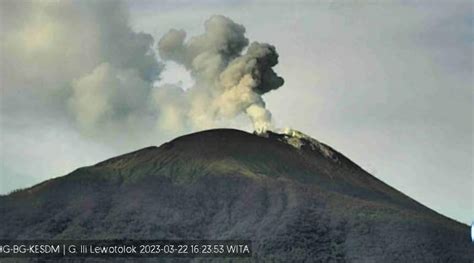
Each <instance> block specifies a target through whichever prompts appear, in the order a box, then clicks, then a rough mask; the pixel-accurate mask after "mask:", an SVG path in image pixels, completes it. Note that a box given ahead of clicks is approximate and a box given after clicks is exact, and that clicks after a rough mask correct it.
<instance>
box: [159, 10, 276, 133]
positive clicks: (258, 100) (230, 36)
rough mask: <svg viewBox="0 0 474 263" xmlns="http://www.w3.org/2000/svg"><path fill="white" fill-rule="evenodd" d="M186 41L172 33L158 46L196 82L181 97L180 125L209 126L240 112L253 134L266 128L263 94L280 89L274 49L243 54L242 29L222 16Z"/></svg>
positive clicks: (258, 48)
mask: <svg viewBox="0 0 474 263" xmlns="http://www.w3.org/2000/svg"><path fill="white" fill-rule="evenodd" d="M185 38H186V33H185V32H184V31H182V30H175V29H172V30H170V31H169V32H168V33H167V34H166V35H164V36H163V37H162V38H161V39H160V41H159V44H158V50H159V54H160V56H161V57H162V58H163V59H164V60H171V61H174V62H176V63H178V64H181V65H183V66H184V67H185V68H186V69H188V70H189V71H190V73H191V76H192V77H193V78H194V79H195V81H196V85H195V86H194V87H192V88H191V89H190V90H189V91H188V92H185V93H183V96H184V97H185V99H184V101H181V103H182V104H181V105H182V106H183V108H185V109H186V111H185V112H182V111H181V113H180V114H179V115H180V116H182V117H183V118H184V119H182V121H183V122H184V123H185V124H183V125H191V126H192V127H202V126H203V125H204V126H212V125H213V122H214V121H215V120H219V119H229V118H234V117H236V116H237V115H239V114H241V113H244V114H247V115H248V116H249V118H250V119H251V121H252V123H253V125H254V128H255V130H256V131H257V132H263V131H265V130H267V129H270V128H271V113H270V112H269V111H268V110H267V109H266V108H265V102H264V101H263V99H262V95H263V94H265V93H267V92H269V91H270V90H274V89H277V88H279V87H280V86H281V85H283V79H282V78H281V77H279V76H277V75H276V73H275V72H274V71H273V69H272V67H273V66H275V65H276V64H277V63H278V54H277V53H276V51H275V48H274V47H273V46H271V45H269V44H262V43H258V42H253V43H252V44H251V45H250V46H249V47H248V48H247V50H246V52H245V53H244V54H242V51H243V50H244V48H246V47H247V46H248V43H249V41H248V39H247V38H246V37H245V28H244V27H243V26H242V25H239V24H236V23H234V22H233V21H232V20H230V19H229V18H227V17H224V16H212V17H211V18H210V19H209V20H207V21H206V23H205V32H204V33H203V34H202V35H199V36H195V37H193V38H191V39H190V40H188V41H187V42H185ZM170 113H171V114H173V115H176V113H174V112H170ZM165 118H166V117H165Z"/></svg>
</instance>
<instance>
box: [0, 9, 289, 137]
mask: <svg viewBox="0 0 474 263" xmlns="http://www.w3.org/2000/svg"><path fill="white" fill-rule="evenodd" d="M0 10H1V17H2V18H1V24H0V25H1V31H2V35H0V38H1V50H0V55H1V59H0V63H1V68H0V69H1V72H0V73H1V91H2V98H1V99H2V101H1V102H2V103H1V106H2V111H1V114H2V118H3V119H4V120H7V121H8V120H12V121H18V120H21V119H28V118H36V119H41V118H55V119H56V120H57V121H60V122H64V123H66V125H69V124H71V125H74V126H75V127H76V128H78V129H79V130H80V131H81V132H82V134H83V135H86V136H89V137H95V138H98V139H100V140H101V141H102V140H105V141H106V142H107V143H109V142H117V141H119V142H126V143H127V144H129V143H130V142H132V143H131V144H132V145H133V144H134V143H136V142H138V141H139V140H142V138H160V136H163V135H164V134H165V135H173V136H176V133H184V132H189V131H192V130H197V129H204V128H211V127H216V126H219V125H225V123H226V122H225V121H228V120H230V119H233V118H234V117H236V116H238V115H240V114H242V113H244V114H247V115H248V116H249V117H250V118H251V120H252V121H253V123H254V126H255V129H257V130H265V129H268V128H269V127H270V125H271V114H270V112H269V111H268V110H267V109H266V108H265V103H264V101H263V100H262V97H261V96H262V95H263V94H265V93H266V92H268V91H270V90H272V89H277V88H278V87H280V86H281V85H282V84H283V79H282V78H280V77H278V76H277V75H276V74H275V72H274V71H273V70H272V67H273V66H275V65H276V64H277V62H278V55H277V53H276V52H275V48H274V47H273V46H271V45H268V44H261V43H257V42H255V43H252V44H251V45H250V46H249V42H248V40H247V38H246V37H245V35H244V34H245V28H244V27H243V26H242V25H239V24H236V23H234V22H233V21H231V20H230V19H228V18H226V17H223V16H213V17H211V18H210V19H209V20H208V21H206V23H205V27H206V30H205V33H204V34H202V35H199V36H196V37H193V38H191V39H190V40H187V41H186V34H185V32H184V31H178V30H171V31H169V32H168V33H167V34H166V35H165V36H163V38H162V39H161V40H160V41H159V45H158V49H159V53H160V55H161V57H162V59H163V60H164V61H175V62H176V63H178V64H180V65H183V66H184V67H185V68H186V69H187V70H189V72H190V74H191V76H192V77H193V78H194V79H195V83H196V84H195V85H194V86H193V87H192V88H190V89H188V90H183V89H182V87H178V86H176V85H171V84H163V85H160V86H157V87H156V86H154V85H156V84H155V83H157V81H159V76H160V73H161V71H162V69H163V65H162V64H161V63H160V62H159V61H158V58H157V56H156V55H155V51H154V50H153V46H154V44H155V41H154V39H153V37H152V36H151V35H149V34H147V33H142V32H135V31H133V30H132V29H131V26H130V24H129V19H128V12H127V9H126V7H125V6H124V5H123V4H122V2H119V1H92V2H91V1H85V2H84V1H57V2H50V1H10V0H5V1H1V8H0ZM247 47H248V48H247ZM246 48H247V50H246V51H245V53H242V52H244V50H245V49H246ZM31 116H35V117H31ZM223 120H224V122H222V121H223Z"/></svg>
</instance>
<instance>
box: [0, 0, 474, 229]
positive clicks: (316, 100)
mask: <svg viewBox="0 0 474 263" xmlns="http://www.w3.org/2000/svg"><path fill="white" fill-rule="evenodd" d="M1 5H2V7H3V8H1V10H2V12H4V13H2V16H1V17H2V18H1V20H0V21H1V24H0V25H1V31H2V36H1V38H2V39H1V40H2V41H1V42H2V46H1V53H0V56H1V69H0V70H1V71H0V73H1V75H0V83H1V94H2V96H1V100H0V103H1V104H0V193H8V192H10V191H11V190H13V189H16V188H24V187H28V186H31V185H33V184H36V183H39V182H41V181H43V180H46V179H49V178H52V177H57V176H61V175H65V174H67V173H69V172H71V171H73V170H74V169H76V168H78V167H81V166H85V165H92V164H94V163H97V162H99V161H101V160H104V159H107V158H110V157H112V156H116V155H118V154H122V153H125V152H128V151H132V150H136V149H139V148H142V147H145V146H149V145H160V144H162V143H164V142H166V141H167V140H170V139H172V138H174V137H176V136H178V135H182V134H185V133H188V132H191V131H198V130H201V129H204V128H208V127H211V128H212V127H233V128H239V129H244V130H247V131H252V130H253V126H252V122H251V121H250V120H249V118H251V116H250V115H249V113H248V112H246V111H245V109H241V108H232V110H230V111H224V110H222V109H223V108H222V107H220V106H219V104H218V103H217V104H216V103H214V102H215V101H218V102H220V101H221V100H219V99H216V98H221V97H220V96H218V97H212V96H211V97H209V98H208V97H206V99H208V100H211V102H213V103H212V105H214V104H216V105H218V106H216V107H218V108H217V110H216V111H212V114H210V113H208V112H207V111H206V112H207V113H206V114H207V115H205V116H208V115H212V116H213V117H212V120H211V121H212V123H211V124H209V125H208V126H202V127H201V126H198V125H195V123H196V122H195V121H194V119H193V118H191V117H186V119H184V120H183V118H184V117H183V116H194V115H192V114H194V113H195V112H196V111H198V110H200V109H201V108H195V107H194V105H196V104H199V103H195V102H196V101H197V100H196V99H195V98H200V94H204V93H199V92H195V93H196V94H198V95H196V96H195V95H191V96H188V95H183V94H188V93H190V92H187V91H193V90H205V91H206V92H208V93H213V94H214V92H215V91H216V90H218V89H219V87H220V86H216V87H211V88H209V89H206V88H204V86H206V87H207V84H206V85H205V84H202V78H201V77H200V76H202V75H199V74H201V73H199V72H198V69H199V68H198V67H195V63H188V62H183V61H181V60H180V59H178V58H181V57H179V56H177V57H174V58H171V59H169V58H166V57H165V58H163V57H162V55H166V53H164V52H162V53H160V50H159V49H160V40H161V39H165V38H164V36H165V35H166V34H167V33H168V32H169V30H170V29H172V28H174V29H178V30H181V29H182V30H184V31H185V32H186V34H187V35H186V36H187V37H186V39H185V41H186V42H185V43H184V46H185V47H186V48H187V50H191V51H189V52H188V53H192V54H194V53H193V52H194V51H193V50H199V52H200V53H199V52H197V53H199V54H204V55H206V56H207V55H208V54H211V56H210V57H211V58H214V57H215V56H216V54H214V53H212V52H214V51H213V49H212V47H214V46H213V45H215V43H220V42H218V40H219V39H221V38H220V37H221V36H220V35H219V37H215V36H216V35H213V33H212V32H211V31H209V32H208V34H207V35H206V34H203V32H204V31H205V29H204V24H205V22H206V21H207V20H209V19H210V18H211V17H212V16H213V15H223V16H225V17H227V18H229V19H231V20H232V21H233V23H236V24H240V25H242V26H243V27H245V37H246V38H247V39H248V40H249V42H250V43H251V42H253V41H258V42H259V43H269V44H270V45H273V46H274V47H275V50H276V52H277V53H278V54H279V58H278V62H279V63H278V64H277V65H274V66H272V70H274V71H275V72H276V74H278V76H281V77H282V78H283V79H284V84H283V85H282V86H279V87H276V88H275V89H274V90H271V91H268V92H265V93H263V94H258V96H256V97H252V99H253V100H252V101H251V102H245V103H254V104H256V105H258V106H260V107H263V108H264V110H266V111H268V112H270V113H271V117H272V120H273V126H274V128H285V127H291V128H294V129H297V130H300V131H302V132H304V133H306V134H308V135H310V136H312V137H314V138H316V139H318V140H320V141H322V142H324V143H326V144H328V145H330V146H332V147H333V148H335V149H337V150H338V151H340V152H342V153H343V154H344V155H346V156H347V157H349V158H350V159H351V160H353V161H354V162H356V163H357V164H359V165H360V166H361V167H363V168H364V169H365V170H367V171H368V172H370V173H371V174H373V175H374V176H376V177H377V178H379V179H381V180H382V181H384V182H386V183H388V184H389V185H391V186H393V187H395V188H396V189H398V190H400V191H402V192H403V193H405V194H407V195H409V196H410V197H412V198H414V199H415V200H417V201H419V202H421V203H422V204H424V205H426V206H428V207H430V208H431V209H434V210H435V211H437V212H439V213H441V214H443V215H446V216H448V217H450V218H454V219H456V220H458V221H461V222H464V223H471V222H472V221H473V220H474V178H473V176H474V173H473V167H472V164H473V162H474V157H473V148H474V146H473V105H474V103H473V102H474V101H473V87H474V85H473V84H474V78H473V63H474V62H473V61H474V54H473V41H474V34H473V25H474V12H473V2H471V1H415V2H413V1H370V2H368V1H355V0H354V1H345V2H344V3H342V2H338V1H320V2H309V1H308V2H304V1H296V2H295V1H291V2H290V1H225V2H222V1H140V0H139V1H126V2H123V3H118V2H115V1H102V2H97V1H82V2H81V3H79V2H64V1H62V2H57V1H54V2H49V1H46V2H45V1H34V2H24V1H17V2H14V1H2V2H1ZM211 20H212V19H211ZM219 21H220V22H216V23H217V24H218V25H221V24H222V25H226V27H224V28H225V30H230V31H225V32H230V33H229V34H228V35H226V36H227V37H229V39H233V40H235V39H241V38H242V36H241V35H239V34H240V33H239V32H240V31H239V28H240V27H239V26H235V25H234V24H233V23H230V22H228V21H227V20H219ZM219 23H221V24H219ZM229 23H230V24H229ZM219 28H220V27H219ZM206 32H207V31H206ZM219 32H220V31H219ZM236 32H237V33H236ZM231 33H232V34H234V33H236V34H237V35H238V37H240V38H234V37H233V36H234V35H232V34H231ZM197 35H202V36H205V37H203V39H205V40H206V41H207V42H206V41H204V40H203V41H204V42H205V43H207V44H202V45H201V44H200V43H197V44H196V43H194V44H193V42H192V41H191V40H190V38H191V37H193V36H197ZM216 39H217V40H216ZM212 41H214V42H212ZM216 41H217V42H216ZM161 43H164V42H161ZM179 45H181V44H180V43H178V44H177V45H176V46H179ZM176 46H174V47H176ZM179 47H180V46H179ZM265 47H268V46H265ZM206 48H207V49H206ZM173 50H174V49H173ZM161 51H162V50H161ZM173 52H174V51H173ZM241 52H242V54H244V55H242V56H241V57H240V60H242V61H246V58H248V56H249V52H247V51H246V50H245V47H244V50H242V51H241ZM246 52H247V53H246ZM188 53H186V54H188ZM195 53H196V52H195ZM183 54H184V53H183ZM186 56H187V55H186ZM206 56H204V57H206ZM213 56H214V57H213ZM236 56H237V55H236ZM207 57H209V56H207ZM217 58H218V59H221V60H222V59H224V60H225V58H222V57H219V56H217ZM192 59H195V57H192ZM208 61H214V60H212V59H209V60H205V62H206V63H205V65H206V66H209V65H210V63H207V62H208ZM193 62H194V61H193ZM226 65H227V64H226ZM227 69H228V68H226V67H223V68H219V70H218V72H217V73H219V74H222V73H223V72H225V71H226V70H227ZM206 72H207V71H206ZM196 76H197V77H196ZM213 85H214V84H213ZM216 85H217V84H216ZM131 87H132V88H131ZM200 87H202V88H200ZM252 87H253V86H252ZM214 88H215V90H214ZM247 91H248V90H247ZM250 91H252V90H250ZM217 93H218V94H219V95H222V94H221V93H219V91H217ZM193 94H194V93H193ZM205 94H207V93H205ZM252 94H253V93H252ZM223 97H225V98H228V96H223ZM205 101H206V100H205ZM226 101H227V100H226ZM198 102H199V101H198ZM262 102H264V103H263V104H262ZM239 103H240V104H239ZM239 103H237V105H246V106H245V107H248V105H249V104H245V103H244V104H242V103H241V102H239ZM201 104H202V103H201ZM201 104H199V105H201ZM144 105H145V106H144ZM177 105H178V106H177ZM183 105H185V106H183ZM204 105H207V104H205V103H204ZM183 109H184V110H183ZM204 110H207V109H204ZM234 111H235V112H234ZM222 112H224V113H222ZM247 115H249V116H247ZM214 116H217V117H216V118H215V119H214ZM224 117H225V118H224ZM199 120H201V119H199ZM197 123H202V122H199V121H198V122H197ZM206 123H207V122H206ZM144 131H146V132H144Z"/></svg>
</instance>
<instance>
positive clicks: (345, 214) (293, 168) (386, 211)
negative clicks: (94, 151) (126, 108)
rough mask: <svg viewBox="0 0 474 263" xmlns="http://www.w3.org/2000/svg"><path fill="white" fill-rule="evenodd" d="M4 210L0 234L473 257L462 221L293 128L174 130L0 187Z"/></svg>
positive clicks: (290, 256) (373, 255)
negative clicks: (161, 138) (148, 142)
mask: <svg viewBox="0 0 474 263" xmlns="http://www.w3.org/2000/svg"><path fill="white" fill-rule="evenodd" d="M400 176H403V175H400ZM0 222H1V224H0V239H187V240H190V239H193V240H194V239H209V240H216V239H219V240H220V239H244V240H252V242H253V243H252V245H253V259H255V260H259V261H282V262H290V261H293V262H294V261H297V262H303V261H305V262H308V261H310V262H321V261H322V262H346V261H348V262H471V261H472V260H473V259H474V249H473V244H472V243H471V240H470V237H469V228H468V226H467V225H464V224H461V223H458V222H456V221H454V220H451V219H449V218H447V217H444V216H442V215H440V214H438V213H436V212H434V211H432V210H430V209H429V208H427V207H425V206H423V205H421V204H419V203H417V202H416V201H414V200H413V199H411V198H409V197H408V196H406V195H404V194H402V193H401V192H399V191H397V190H396V189H394V188H392V187H390V186H388V185H386V184H385V183H383V182H382V181H380V180H378V179H377V178H375V177H374V176H372V175H370V174H368V173H367V172H366V171H364V170H363V169H361V168H360V167H359V166H357V165H356V164H355V163H353V162H352V161H350V160H349V159H348V158H346V157H344V156H343V155H342V154H340V153H338V152H337V151H335V150H334V149H332V148H331V147H329V146H327V145H325V144H323V143H320V142H318V141H316V140H315V139H312V138H310V137H308V136H305V135H304V134H302V133H300V132H297V131H290V132H288V133H285V134H277V133H272V132H268V133H265V134H260V135H257V134H250V133H246V132H243V131H239V130H231V129H216V130H208V131H203V132H198V133H194V134H189V135H186V136H183V137H179V138H177V139H175V140H173V141H170V142H168V143H165V144H163V145H161V146H160V147H148V148H144V149H141V150H138V151H135V152H132V153H128V154H125V155H122V156H118V157H115V158H112V159H109V160H106V161H103V162H100V163H98V164H96V165H93V166H89V167H83V168H79V169H77V170H75V171H73V172H72V173H70V174H68V175H66V176H63V177H59V178H55V179H51V180H48V181H45V182H43V183H40V184H38V185H36V186H33V187H31V188H28V189H24V190H19V191H15V192H14V193H11V194H9V195H6V196H2V197H0Z"/></svg>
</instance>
